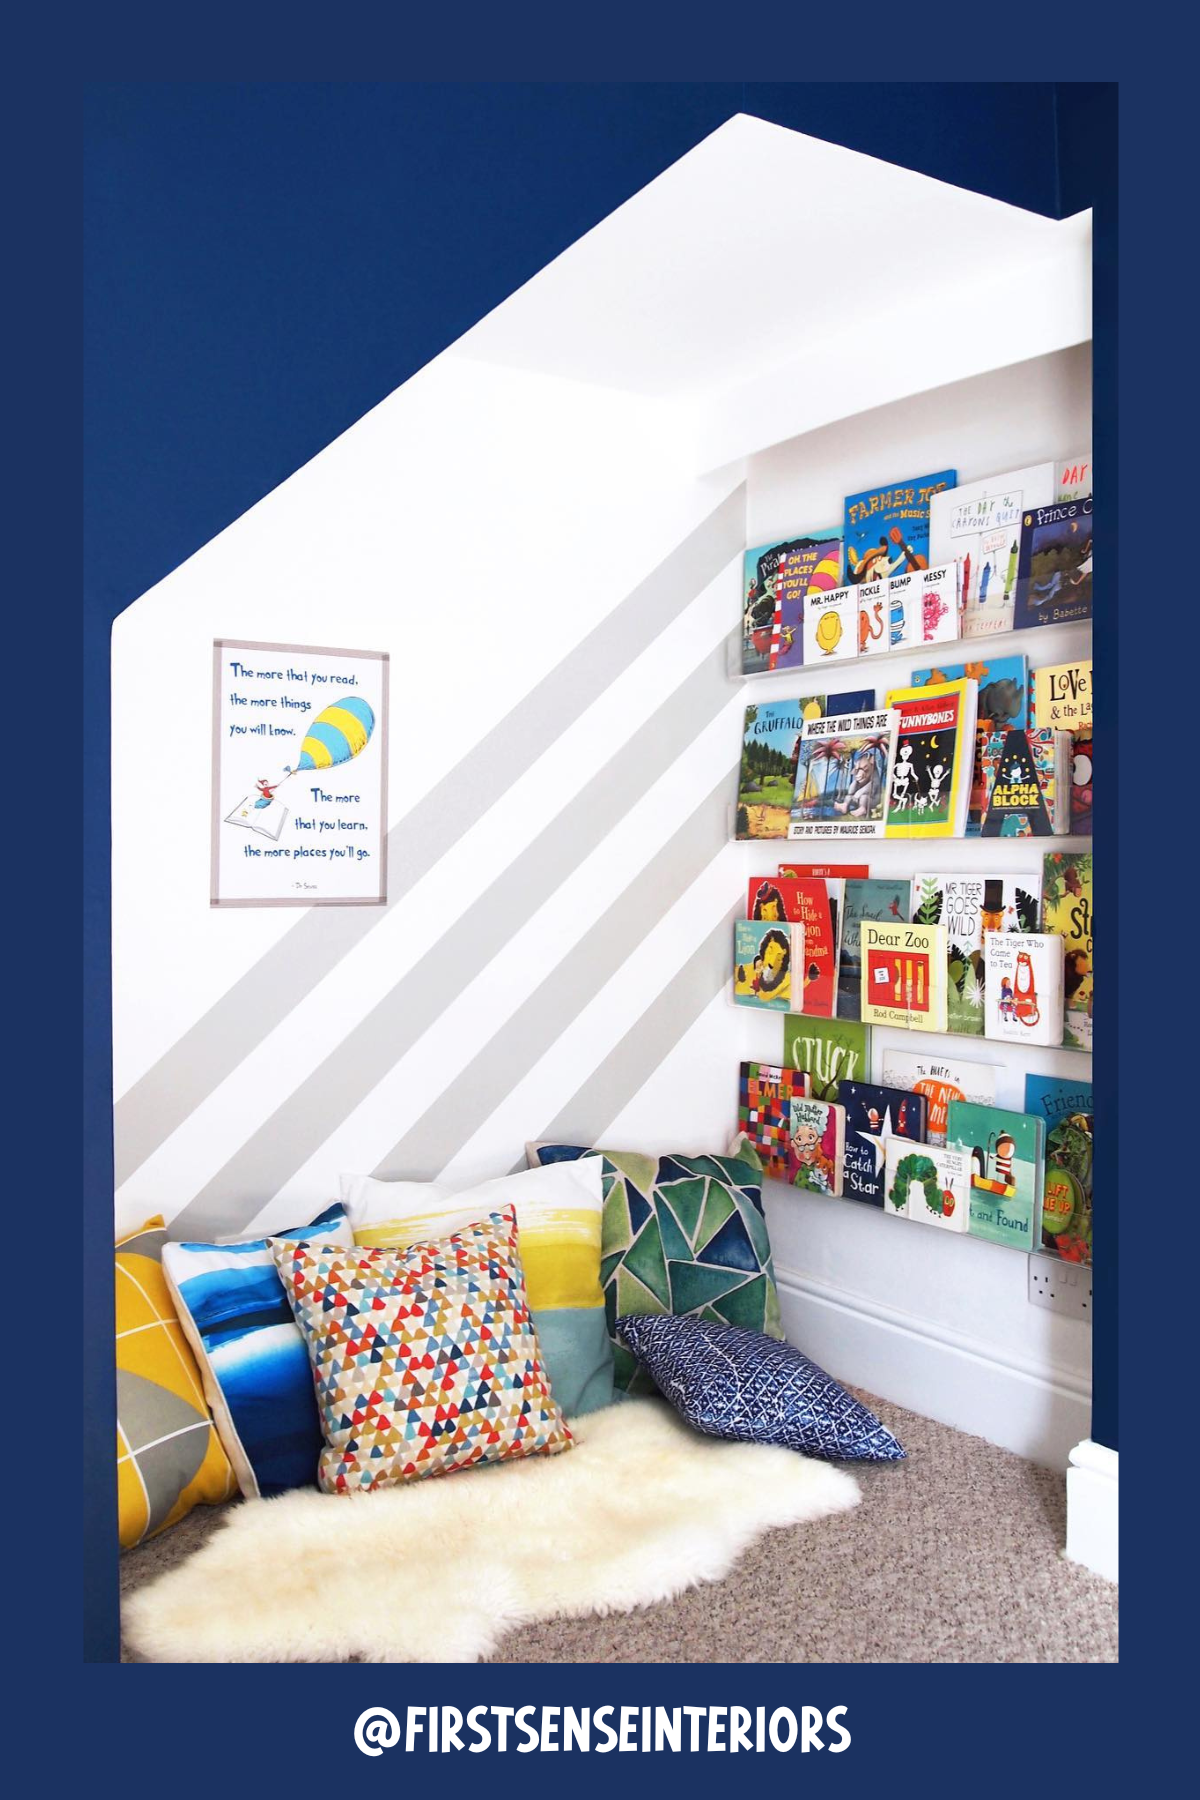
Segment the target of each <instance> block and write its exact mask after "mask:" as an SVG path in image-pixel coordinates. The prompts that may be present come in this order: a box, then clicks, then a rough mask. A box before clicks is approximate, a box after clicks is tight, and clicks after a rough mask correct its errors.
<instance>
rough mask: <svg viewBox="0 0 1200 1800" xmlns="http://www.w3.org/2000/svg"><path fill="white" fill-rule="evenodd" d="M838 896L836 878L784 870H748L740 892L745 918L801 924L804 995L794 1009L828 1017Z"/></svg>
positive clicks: (831, 1011)
mask: <svg viewBox="0 0 1200 1800" xmlns="http://www.w3.org/2000/svg"><path fill="white" fill-rule="evenodd" d="M841 896H842V883H841V881H840V880H837V879H834V880H832V881H825V880H824V879H822V878H820V877H817V876H805V877H798V876H784V875H768V876H757V875H756V876H752V877H751V879H750V886H749V890H748V892H747V895H746V913H747V916H748V917H749V918H751V919H755V920H758V921H759V922H762V923H766V924H778V923H782V922H784V921H786V922H788V923H791V924H800V925H803V927H804V966H803V995H804V997H803V1000H802V1001H801V1003H800V1005H799V1006H798V1007H797V1008H796V1010H797V1011H798V1012H804V1013H810V1014H811V1015H813V1016H814V1017H815V1018H822V1019H831V1018H832V1017H833V1014H834V1010H835V1007H836V1004H837V980H838V950H839V940H840V933H839V925H840V915H841V904H840V902H841ZM792 978H793V981H795V980H796V971H795V970H793V972H792Z"/></svg>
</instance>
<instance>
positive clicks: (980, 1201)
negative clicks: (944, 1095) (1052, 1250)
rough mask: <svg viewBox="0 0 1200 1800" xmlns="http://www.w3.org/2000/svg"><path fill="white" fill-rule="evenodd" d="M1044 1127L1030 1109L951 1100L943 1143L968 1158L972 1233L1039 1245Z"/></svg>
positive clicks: (993, 1240) (1016, 1245)
mask: <svg viewBox="0 0 1200 1800" xmlns="http://www.w3.org/2000/svg"><path fill="white" fill-rule="evenodd" d="M1044 1137H1045V1130H1044V1127H1043V1125H1042V1121H1041V1120H1040V1119H1039V1118H1038V1117H1037V1116H1036V1114H1034V1113H1023V1112H1009V1111H1008V1109H1007V1108H1005V1107H1002V1106H972V1105H971V1103H970V1101H968V1100H952V1101H951V1103H950V1116H949V1118H948V1119H947V1121H946V1144H947V1147H948V1148H949V1149H951V1150H962V1151H965V1153H966V1155H967V1156H968V1157H969V1158H970V1162H971V1235H972V1237H980V1238H984V1239H986V1241H987V1242H988V1243H989V1244H1004V1245H1006V1246H1007V1247H1008V1248H1010V1249H1014V1250H1025V1251H1032V1250H1036V1249H1038V1247H1039V1245H1040V1244H1041V1231H1042V1224H1041V1220H1042V1150H1043V1140H1044Z"/></svg>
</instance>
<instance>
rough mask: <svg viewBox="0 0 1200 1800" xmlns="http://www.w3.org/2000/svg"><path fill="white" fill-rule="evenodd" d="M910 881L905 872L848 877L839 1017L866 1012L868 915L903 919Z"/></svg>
mask: <svg viewBox="0 0 1200 1800" xmlns="http://www.w3.org/2000/svg"><path fill="white" fill-rule="evenodd" d="M908 904H909V883H908V881H907V880H906V879H905V878H904V877H903V876H880V877H878V878H876V879H875V880H872V879H870V878H869V877H866V872H865V870H864V879H861V880H853V879H852V880H848V881H847V882H846V891H845V896H844V903H843V907H842V954H841V960H840V962H839V964H838V996H837V1010H838V1017H839V1019H857V1018H859V1017H860V1016H861V1013H862V946H861V942H860V933H861V929H862V922H863V920H864V919H874V920H875V921H876V922H877V923H879V924H885V923H886V922H887V921H888V920H889V919H894V920H903V919H904V918H905V916H906V914H907V912H908Z"/></svg>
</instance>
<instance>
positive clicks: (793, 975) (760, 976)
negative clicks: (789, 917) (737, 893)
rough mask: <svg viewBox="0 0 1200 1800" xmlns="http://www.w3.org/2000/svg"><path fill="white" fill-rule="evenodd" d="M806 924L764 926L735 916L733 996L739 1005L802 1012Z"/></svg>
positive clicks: (771, 1010)
mask: <svg viewBox="0 0 1200 1800" xmlns="http://www.w3.org/2000/svg"><path fill="white" fill-rule="evenodd" d="M803 968H804V927H803V925H763V924H760V923H759V922H758V921H757V920H754V919H736V920H735V921H734V926H733V998H734V1000H735V1001H736V1003H737V1004H738V1005H739V1006H758V1007H763V1008H765V1009H766V1010H767V1011H769V1012H801V1011H803V1008H804V983H803V981H802V980H799V979H797V970H803Z"/></svg>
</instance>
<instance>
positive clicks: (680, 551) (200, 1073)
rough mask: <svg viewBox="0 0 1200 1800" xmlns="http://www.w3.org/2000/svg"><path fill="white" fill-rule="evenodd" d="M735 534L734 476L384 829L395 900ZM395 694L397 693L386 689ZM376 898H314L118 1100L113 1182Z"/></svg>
mask: <svg viewBox="0 0 1200 1800" xmlns="http://www.w3.org/2000/svg"><path fill="white" fill-rule="evenodd" d="M744 541H745V484H744V483H742V484H740V485H739V486H738V487H736V488H735V489H734V490H733V491H732V493H730V494H728V495H727V496H726V497H725V499H724V500H722V501H721V502H720V504H719V505H718V506H716V507H714V508H713V510H712V512H710V513H709V514H708V516H707V518H705V519H703V520H701V522H700V524H699V525H697V526H696V528H695V530H694V531H691V532H689V533H688V535H687V537H685V538H684V539H682V541H681V542H680V543H679V544H677V545H676V547H675V548H674V549H673V550H672V551H671V552H670V554H669V555H668V556H667V557H665V558H664V559H663V561H662V562H660V563H659V565H658V566H657V568H655V569H653V570H652V571H651V572H650V574H648V575H647V576H646V577H645V579H644V580H642V581H640V582H639V583H638V585H637V586H636V587H635V588H633V589H632V590H631V591H630V592H629V593H628V594H627V595H626V596H625V598H624V599H623V600H622V601H620V602H619V603H618V605H616V606H615V607H614V608H613V610H612V611H611V612H610V613H609V614H608V615H607V617H606V618H604V619H602V620H601V622H600V623H599V624H598V625H597V626H595V628H594V629H593V630H592V631H590V632H589V633H588V635H587V637H585V638H584V639H583V641H582V642H581V643H579V644H577V645H576V647H575V648H574V650H572V651H570V652H569V653H568V654H567V655H566V656H565V657H564V658H563V659H562V661H561V662H560V663H559V664H558V665H557V667H556V668H554V669H552V670H551V671H550V673H549V674H548V675H545V676H544V677H543V678H542V680H541V681H539V682H538V683H537V685H536V686H535V687H534V688H532V689H531V690H530V692H529V693H528V694H527V695H526V696H525V697H524V699H522V700H521V701H519V702H518V704H517V705H516V706H514V707H513V708H512V709H511V711H509V712H508V713H506V714H505V716H504V717H503V718H502V719H501V720H500V721H499V722H498V723H497V724H496V725H494V726H493V727H492V729H491V730H490V731H489V732H488V733H487V734H486V736H485V737H483V738H482V739H481V740H480V742H479V743H478V744H477V745H476V746H475V747H474V749H472V750H470V751H469V752H468V753H467V755H466V756H464V757H463V758H462V760H461V761H460V762H459V763H457V764H456V765H455V767H454V768H453V769H451V770H449V771H448V773H447V774H446V775H444V776H443V777H442V779H441V780H440V781H439V782H438V783H437V785H436V786H435V787H434V788H432V789H431V790H430V792H429V793H428V794H426V796H425V797H424V799H422V800H419V801H418V802H417V804H416V805H415V806H414V807H412V808H411V809H410V811H409V812H408V813H406V814H405V816H404V817H403V818H402V819H399V820H397V822H396V824H395V825H393V826H392V828H391V830H390V831H389V833H388V839H387V856H388V905H389V906H391V905H394V904H395V903H396V901H397V900H400V899H401V898H402V897H403V896H404V895H405V894H406V893H407V892H408V891H409V889H410V888H412V887H414V886H415V884H416V883H417V882H418V881H419V880H420V879H421V878H422V876H424V875H426V874H427V873H428V871H429V870H430V869H431V868H433V867H434V865H435V864H436V863H438V862H439V861H440V860H441V858H442V857H443V856H444V855H445V854H446V852H447V850H449V849H450V847H451V846H452V845H453V844H454V842H455V841H456V840H457V839H458V838H459V837H461V836H462V834H463V832H465V831H468V830H469V829H470V828H471V826H472V825H474V824H475V823H476V822H477V821H478V820H479V819H481V818H483V816H484V815H485V814H486V813H487V812H488V811H489V810H490V808H491V807H492V805H493V804H494V803H495V802H496V801H497V800H498V799H500V798H501V796H502V795H504V794H505V793H507V791H508V789H509V788H510V787H511V786H512V784H513V782H514V781H516V780H518V779H519V778H520V776H522V775H523V774H524V773H525V771H526V770H527V769H528V768H530V767H531V766H532V764H533V763H534V762H535V761H536V760H537V759H538V757H540V756H541V755H542V754H543V752H544V751H545V750H546V749H547V748H548V747H549V746H550V745H551V744H552V743H554V742H555V740H556V739H558V738H559V737H561V735H562V733H563V732H564V731H565V730H566V729H567V727H568V726H569V725H571V724H572V723H573V722H574V720H575V719H576V718H577V717H578V716H579V714H580V713H581V712H583V711H584V710H585V709H586V708H587V707H589V706H591V705H592V703H593V702H594V701H595V700H597V699H598V698H599V696H600V695H601V694H603V693H604V692H605V691H606V689H608V688H609V687H611V685H612V683H613V682H614V681H616V680H617V679H618V677H619V676H620V675H622V674H623V673H624V671H625V670H626V669H627V668H628V667H629V666H630V664H631V663H633V662H634V661H635V660H636V658H637V657H638V656H639V655H640V654H641V652H642V651H643V650H644V649H645V648H646V646H647V645H648V644H649V643H651V642H652V641H653V639H654V638H656V637H657V636H658V635H659V633H660V632H661V631H664V630H665V629H666V628H667V627H668V626H669V625H671V624H672V623H673V621H674V620H675V619H676V618H678V616H679V614H680V613H682V612H683V611H684V610H685V609H686V608H687V606H689V605H690V603H691V602H692V601H693V600H694V599H695V598H696V596H697V595H698V594H700V593H703V591H704V589H705V588H706V587H707V586H708V584H709V582H710V581H712V580H713V579H714V578H715V577H716V576H717V575H718V574H719V573H720V571H721V570H722V569H723V568H724V567H725V566H726V564H727V563H728V562H729V561H730V559H731V558H732V557H734V556H736V555H740V553H741V549H742V546H743V544H744ZM396 698H397V702H399V695H397V696H396ZM385 911H386V908H383V907H315V908H314V909H313V910H312V911H311V912H308V913H304V914H302V915H301V916H300V918H298V919H297V921H296V923H295V924H294V925H293V926H292V927H291V929H290V930H289V931H287V932H285V933H284V935H283V937H281V938H280V939H279V941H278V942H277V943H276V944H274V945H272V947H271V949H270V950H268V951H267V952H266V954H265V955H263V956H262V957H260V958H259V960H258V962H257V963H255V964H254V966H253V967H252V968H251V969H249V970H247V972H246V974H245V975H243V976H242V977H241V979H240V980H239V981H238V982H236V983H235V985H234V986H233V988H231V989H230V991H229V992H228V993H227V994H224V995H222V997H221V998H220V999H219V1000H217V1001H216V1002H215V1003H214V1005H213V1006H211V1007H210V1008H209V1010H208V1011H207V1012H206V1013H205V1014H204V1015H203V1016H202V1017H201V1018H199V1019H198V1020H197V1021H196V1023H195V1024H194V1025H192V1026H190V1027H189V1029H188V1030H187V1031H186V1032H185V1033H184V1034H183V1036H182V1037H181V1038H180V1039H179V1040H178V1041H177V1042H176V1043H175V1044H173V1045H172V1047H171V1048H170V1049H169V1050H168V1051H166V1052H165V1054H164V1055H163V1056H161V1057H160V1058H159V1059H158V1061H157V1062H156V1063H155V1064H154V1065H153V1067H152V1068H150V1069H148V1070H147V1071H146V1073H145V1074H144V1075H142V1076H141V1077H140V1078H139V1079H138V1080H137V1081H136V1082H134V1084H133V1085H132V1087H130V1088H129V1089H128V1091H127V1092H126V1093H125V1094H124V1095H122V1097H121V1099H120V1100H119V1101H117V1103H116V1106H115V1109H114V1119H115V1133H114V1136H115V1142H114V1157H115V1164H116V1176H115V1179H116V1185H117V1186H118V1187H119V1186H120V1185H121V1183H122V1182H123V1181H126V1180H128V1178H129V1176H130V1175H132V1174H133V1172H134V1170H135V1169H138V1168H140V1167H141V1165H142V1163H144V1162H145V1161H146V1158H147V1157H148V1156H151V1155H152V1154H153V1152H154V1151H155V1150H157V1149H158V1147H159V1145H160V1144H163V1143H165V1142H166V1140H167V1138H169V1137H170V1136H171V1134H172V1133H173V1132H175V1131H177V1130H178V1128H179V1126H180V1125H182V1123H183V1121H184V1120H185V1119H186V1118H188V1117H189V1115H190V1114H191V1113H192V1112H194V1111H195V1109H196V1107H197V1106H199V1105H200V1103H201V1102H202V1101H203V1100H206V1099H207V1098H208V1096H209V1094H211V1093H212V1092H213V1090H214V1089H215V1088H216V1087H218V1086H219V1084H220V1083H221V1082H222V1081H224V1079H225V1078H226V1076H227V1075H229V1074H230V1073H231V1071H232V1070H233V1069H235V1068H236V1067H237V1066H238V1064H239V1063H240V1062H242V1061H244V1059H245V1058H246V1057H247V1056H249V1055H250V1053H251V1051H252V1050H254V1049H255V1048H256V1047H257V1046H258V1045H259V1044H260V1043H261V1042H262V1041H263V1039H264V1038H265V1037H267V1036H268V1035H269V1033H270V1032H272V1031H273V1030H274V1029H275V1027H276V1026H277V1025H279V1024H281V1023H282V1022H283V1020H284V1019H285V1018H286V1017H287V1015H288V1014H289V1013H290V1012H291V1011H292V1009H293V1008H294V1007H295V1006H297V1005H298V1004H299V1002H300V1001H301V1000H302V999H303V998H304V997H305V995H306V994H308V993H310V992H311V990H312V989H313V988H314V987H316V985H317V983H318V982H319V981H321V980H322V979H323V978H324V977H325V976H326V975H327V974H328V973H329V971H330V970H331V969H333V968H336V966H337V964H338V963H339V962H341V960H342V958H343V957H344V956H346V955H347V954H348V952H349V951H350V950H352V949H353V948H354V946H355V945H356V944H357V943H359V942H360V941H361V940H362V939H363V938H364V937H366V935H367V933H368V932H370V931H372V930H374V928H375V926H376V925H378V924H379V923H380V921H381V919H382V918H383V917H384V914H385Z"/></svg>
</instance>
